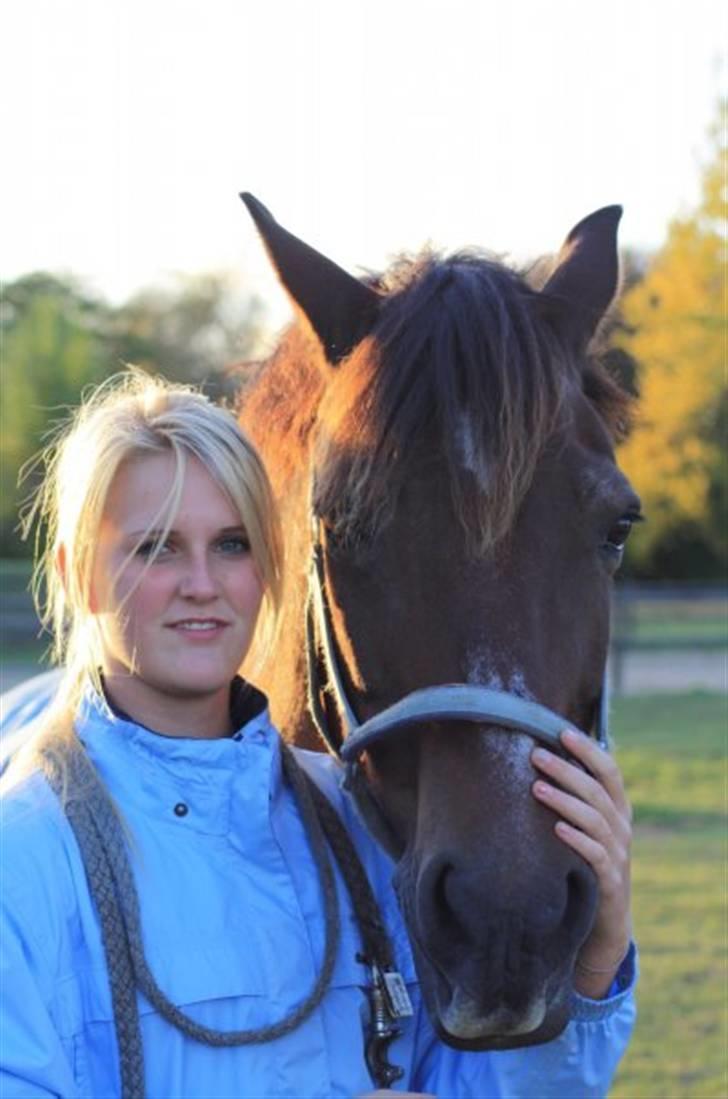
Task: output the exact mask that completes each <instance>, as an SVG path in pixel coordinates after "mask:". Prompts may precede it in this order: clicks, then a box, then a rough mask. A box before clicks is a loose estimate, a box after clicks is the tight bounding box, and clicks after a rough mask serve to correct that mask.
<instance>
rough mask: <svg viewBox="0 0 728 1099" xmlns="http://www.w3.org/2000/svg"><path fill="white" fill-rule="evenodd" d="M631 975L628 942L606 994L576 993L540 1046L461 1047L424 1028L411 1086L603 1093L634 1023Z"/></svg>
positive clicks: (493, 1092) (562, 1098)
mask: <svg viewBox="0 0 728 1099" xmlns="http://www.w3.org/2000/svg"><path fill="white" fill-rule="evenodd" d="M636 974H637V963H636V954H635V948H634V945H633V946H631V947H630V949H629V953H628V954H627V957H626V958H625V960H624V962H623V963H622V966H621V968H620V971H619V973H618V975H617V978H616V980H615V983H614V985H613V986H612V988H611V989H610V995H609V996H608V997H607V998H606V999H605V1000H598V1001H597V1000H586V999H584V997H581V996H577V995H576V994H574V997H573V1001H572V1012H571V1015H572V1017H571V1022H570V1023H569V1024H568V1026H567V1027H566V1029H565V1030H564V1032H563V1033H562V1034H560V1035H559V1037H558V1038H555V1039H554V1040H553V1041H552V1042H546V1043H544V1045H540V1046H529V1047H527V1048H525V1049H513V1050H504V1051H499V1052H497V1053H460V1052H458V1051H457V1050H454V1049H450V1048H448V1047H446V1046H444V1045H443V1044H442V1043H441V1042H439V1041H438V1040H437V1039H436V1038H434V1036H433V1035H432V1032H431V1031H430V1043H429V1047H428V1048H427V1050H426V1052H425V1054H424V1057H423V1058H422V1060H421V1061H420V1064H419V1069H418V1071H417V1074H416V1079H415V1084H416V1087H415V1090H420V1091H423V1092H429V1093H430V1094H432V1095H436V1096H438V1097H439V1099H602V1097H603V1096H606V1094H607V1091H608V1089H609V1086H610V1084H611V1081H612V1078H613V1076H614V1073H615V1072H616V1070H617V1066H618V1064H619V1062H620V1060H621V1058H622V1057H623V1055H624V1053H625V1050H626V1048H627V1044H628V1042H629V1039H630V1035H631V1033H632V1029H633V1027H634V1022H635V1017H636V1010H635V1001H634V985H635V981H636Z"/></svg>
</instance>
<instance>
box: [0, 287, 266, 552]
mask: <svg viewBox="0 0 728 1099" xmlns="http://www.w3.org/2000/svg"><path fill="white" fill-rule="evenodd" d="M262 314H263V309H262V305H261V303H260V301H259V299H258V298H256V297H254V296H247V297H246V296H245V295H244V294H241V293H240V289H239V287H236V286H235V284H234V282H233V281H232V279H231V278H230V277H229V276H227V275H224V274H203V275H196V276H191V277H182V276H180V277H179V278H178V279H177V280H176V281H175V282H173V283H171V284H170V285H168V286H167V287H164V288H155V287H152V288H148V289H145V290H142V291H140V292H139V293H137V294H136V295H135V296H134V297H133V298H132V299H131V300H130V301H129V302H127V303H126V304H125V305H122V306H121V307H119V308H117V309H113V308H112V307H111V306H110V305H108V304H107V303H106V302H104V301H102V300H100V299H98V298H94V297H92V296H91V295H89V294H87V293H86V291H85V290H84V288H83V287H82V285H81V284H80V283H78V282H77V281H76V280H75V279H74V278H73V277H72V276H68V277H60V276H57V275H52V274H49V273H47V272H36V273H34V274H31V275H25V276H23V277H22V278H19V279H17V280H16V281H15V282H12V283H8V284H6V285H5V286H4V287H3V292H2V302H1V304H0V385H1V388H2V401H1V402H0V492H1V493H2V495H1V497H0V555H4V556H16V555H21V554H25V553H27V549H26V548H25V547H23V545H22V543H21V542H20V540H19V538H18V536H17V534H16V533H14V531H15V528H16V526H17V521H18V508H19V504H20V501H21V499H22V497H23V495H25V494H27V492H28V491H29V490H30V489H31V488H32V484H28V483H26V484H25V485H24V486H23V487H21V489H18V486H17V479H18V473H19V471H20V469H21V468H22V466H23V465H24V463H26V462H27V461H28V459H29V458H31V457H32V456H33V455H34V454H35V453H37V451H38V450H39V449H40V448H41V446H42V444H43V440H44V437H45V436H46V435H47V433H48V431H49V429H50V428H52V426H53V423H54V421H57V420H59V419H61V418H64V417H65V414H66V412H67V410H68V408H69V407H75V406H76V405H77V404H78V402H79V398H80V396H81V393H82V391H83V389H84V387H85V386H87V385H88V384H90V383H97V382H100V381H102V380H103V379H104V378H106V377H108V376H109V375H110V374H113V373H115V372H116V371H117V370H120V369H122V368H123V366H124V365H125V364H126V363H134V364H135V365H136V366H140V367H142V368H144V369H147V370H149V371H150V372H154V373H157V372H159V373H162V374H165V375H166V376H167V377H169V378H170V379H172V380H174V381H181V382H190V383H194V384H202V385H204V388H205V389H206V390H207V392H208V393H210V395H211V396H213V397H220V396H231V395H232V393H233V392H234V389H235V386H236V379H235V376H234V375H231V374H229V373H228V370H227V367H228V364H229V363H230V362H231V361H233V360H239V359H242V358H245V357H249V356H251V355H252V354H254V353H255V351H256V350H257V346H258V343H259V340H260V337H261V332H262Z"/></svg>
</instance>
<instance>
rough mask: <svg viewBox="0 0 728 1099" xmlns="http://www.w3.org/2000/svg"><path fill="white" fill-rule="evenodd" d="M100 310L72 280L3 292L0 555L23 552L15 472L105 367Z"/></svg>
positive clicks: (41, 278)
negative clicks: (18, 519)
mask: <svg viewBox="0 0 728 1099" xmlns="http://www.w3.org/2000/svg"><path fill="white" fill-rule="evenodd" d="M106 318H107V314H106V309H105V307H104V306H103V305H102V304H101V303H99V302H98V301H96V300H94V299H92V298H90V297H88V296H87V295H85V294H84V293H83V291H82V290H81V289H80V287H79V286H78V285H77V284H76V283H75V282H74V281H73V280H72V279H60V278H57V277H55V276H52V275H47V274H45V273H36V274H32V275H27V276H24V277H23V278H21V279H18V280H17V282H14V283H12V284H9V285H8V286H6V287H4V288H3V296H2V309H1V311H0V393H1V395H2V400H0V552H2V553H3V554H4V555H12V556H15V555H16V554H19V553H24V552H26V551H25V550H23V548H22V546H21V543H20V541H19V539H18V537H17V535H16V534H14V533H13V532H14V529H15V527H16V524H17V516H18V507H19V503H20V499H21V497H22V495H23V494H24V492H27V491H28V489H29V488H30V485H26V486H25V489H24V490H23V489H22V488H21V489H19V488H18V484H17V481H18V472H19V470H20V468H21V467H22V465H23V464H24V463H25V462H26V461H27V460H28V458H29V457H30V456H31V455H32V454H34V453H35V452H36V451H38V450H39V448H40V447H41V445H42V443H43V439H44V436H45V435H46V434H47V432H48V430H49V428H50V427H51V426H52V424H53V422H54V420H57V419H59V418H60V417H62V416H63V415H64V414H65V411H66V409H67V407H68V406H69V405H73V404H76V403H77V402H78V397H79V394H80V392H81V390H82V389H83V387H84V386H85V385H87V384H89V383H91V382H97V381H100V380H101V378H102V377H103V376H104V373H105V368H106V360H105V352H104V337H103V330H104V327H105V324H106Z"/></svg>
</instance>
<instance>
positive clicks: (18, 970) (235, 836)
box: [0, 371, 633, 1099]
mask: <svg viewBox="0 0 728 1099" xmlns="http://www.w3.org/2000/svg"><path fill="white" fill-rule="evenodd" d="M46 463H47V465H46V477H45V480H44V482H43V485H42V487H41V489H40V491H39V493H38V495H37V497H36V499H35V502H34V504H33V505H32V506H31V508H30V513H29V515H28V517H27V518H28V521H29V522H31V521H32V520H33V519H37V520H39V521H40V522H41V525H42V526H44V527H45V547H46V548H45V554H44V558H43V560H42V561H41V563H40V569H41V574H42V583H41V590H42V591H44V593H45V605H44V614H45V619H46V621H47V623H48V624H49V626H50V627H51V628H52V630H53V632H54V637H55V643H56V656H57V659H58V661H59V662H60V663H61V664H62V666H63V669H64V672H63V678H62V680H61V684H60V688H59V689H58V691H57V692H56V694H55V697H54V699H53V701H52V704H51V705H49V706H48V707H47V708H44V707H45V706H46V703H47V702H48V698H47V694H48V692H47V691H46V692H45V693H44V691H43V689H40V690H35V691H31V692H30V694H29V695H28V696H27V698H28V699H29V701H28V703H27V705H26V707H25V709H24V708H23V706H22V705H21V706H20V707H19V708H18V709H17V710H16V711H15V712H14V713H11V714H10V715H9V724H10V725H11V726H12V725H13V724H14V723H15V724H18V722H20V723H24V722H27V720H28V718H29V717H31V716H32V714H33V712H34V710H38V711H42V712H39V716H38V717H37V720H36V721H35V722H34V723H33V731H32V736H31V737H30V739H28V737H27V736H26V737H25V738H24V742H23V744H22V746H20V747H16V750H15V751H14V753H13V755H12V759H11V762H10V766H9V767H8V769H7V771H6V774H5V776H4V779H3V785H4V797H3V827H4V838H3V848H2V860H3V866H2V869H3V880H2V886H3V913H2V921H3V923H2V928H1V929H0V936H1V941H2V952H3V959H2V965H3V970H2V980H1V992H0V994H1V1006H0V1033H1V1034H2V1038H1V1039H0V1094H2V1095H3V1096H5V1097H7V1099H15V1097H24V1096H36V1097H40V1096H63V1097H64V1099H70V1097H75V1096H84V1097H95V1099H99V1097H101V1096H124V1097H125V1099H129V1097H141V1096H144V1095H148V1096H155V1097H169V1096H175V1097H177V1096H199V1097H203V1096H204V1097H207V1099H211V1097H218V1096H219V1097H222V1096H283V1095H288V1096H333V1095H341V1096H352V1095H360V1094H363V1093H366V1092H369V1091H371V1089H372V1087H373V1086H374V1084H375V1083H381V1078H380V1079H379V1080H378V1079H377V1078H376V1073H375V1074H374V1078H373V1076H372V1072H371V1071H370V1070H371V1069H372V1056H371V1054H372V1046H371V1038H372V1031H371V1026H372V1019H371V1011H370V1007H369V1004H368V1000H367V997H366V995H365V992H364V987H365V986H366V985H367V981H368V978H367V971H366V969H365V968H364V967H363V966H362V964H361V950H362V945H361V940H360V937H359V933H358V930H357V921H356V919H355V918H354V916H353V914H352V906H351V901H350V898H349V895H348V892H347V890H346V889H345V888H344V886H343V884H342V880H341V877H340V875H339V874H338V872H337V873H336V877H335V878H334V876H333V872H332V869H331V865H330V861H329V855H328V851H327V845H326V843H324V841H323V838H322V831H321V824H320V820H322V819H323V818H324V817H325V816H326V814H325V813H324V811H323V809H322V808H321V805H320V800H321V799H320V795H318V794H317V793H316V790H317V789H318V788H319V787H320V788H322V789H323V790H324V791H325V792H326V794H327V796H328V798H329V799H330V801H332V802H333V803H334V805H335V808H336V810H337V811H338V816H337V815H336V814H334V818H335V821H339V820H342V819H343V821H344V822H345V824H346V828H347V831H348V834H350V835H351V836H352V837H353V839H354V841H355V844H356V847H357V849H358V851H359V856H360V858H361V859H362V861H363V863H364V866H365V870H366V875H367V877H368V879H369V881H370V883H371V886H372V887H373V890H374V893H375V895H376V897H377V899H378V901H379V906H380V910H381V913H382V918H383V923H384V925H385V928H386V935H387V939H388V943H389V944H390V946H391V949H392V952H393V960H394V962H395V964H396V965H397V968H398V969H399V971H400V973H401V974H402V976H403V979H404V981H405V982H406V983H407V985H408V987H409V992H410V996H411V998H412V1002H413V1011H414V1014H413V1016H412V1017H411V1018H408V1019H403V1020H402V1021H401V1023H400V1025H399V1031H400V1034H399V1036H398V1037H396V1039H395V1040H394V1041H393V1043H392V1044H391V1047H390V1045H389V1042H388V1041H387V1042H386V1043H385V1046H384V1047H382V1048H380V1050H379V1054H380V1055H381V1056H380V1061H381V1060H382V1059H383V1060H384V1061H385V1062H386V1058H387V1057H388V1058H389V1059H390V1061H391V1063H393V1064H395V1065H397V1066H399V1068H401V1070H402V1075H401V1078H400V1082H399V1084H398V1087H401V1088H406V1087H408V1086H409V1087H410V1088H413V1089H415V1090H419V1091H426V1092H431V1093H434V1094H438V1095H442V1096H455V1095H457V1096H485V1095H488V1096H501V1095H503V1096H505V1095H523V1096H534V1095H536V1094H537V1092H536V1091H534V1087H535V1086H536V1082H538V1087H539V1089H540V1090H538V1094H539V1095H542V1096H556V1095H558V1096H563V1095H579V1096H586V1095H598V1094H602V1093H603V1092H604V1090H605V1089H606V1082H607V1081H608V1079H609V1078H610V1076H611V1072H612V1070H613V1066H614V1064H615V1063H616V1060H618V1058H619V1056H620V1055H621V1053H622V1051H623V1049H624V1047H625V1044H626V1041H627V1039H628V1036H629V1032H630V1029H631V1025H632V1020H633V1008H632V1003H631V992H630V988H629V984H630V978H629V977H627V978H625V977H624V974H622V976H621V978H620V981H621V984H620V988H619V989H618V990H616V991H615V994H613V995H611V996H610V997H609V998H608V999H607V1000H606V1001H605V1003H604V1010H603V1011H602V1012H601V1013H600V1012H592V1013H591V1016H590V1020H591V1021H590V1022H589V1023H585V1024H583V1025H582V1026H581V1029H580V1030H579V1032H578V1034H576V1032H571V1028H569V1029H568V1030H567V1034H566V1036H565V1037H564V1038H563V1039H557V1040H556V1041H555V1042H552V1043H549V1044H548V1045H546V1046H542V1047H534V1048H531V1049H528V1050H522V1051H513V1052H509V1053H501V1054H495V1055H491V1054H474V1053H459V1052H457V1051H455V1050H452V1049H448V1048H445V1047H444V1046H442V1045H440V1043H439V1042H438V1041H437V1040H436V1038H435V1037H434V1035H433V1033H432V1030H431V1028H430V1025H429V1023H428V1021H427V1018H426V1016H425V1014H424V1011H423V1010H422V1008H421V1004H420V1000H419V995H418V991H417V987H416V980H415V977H414V971H413V966H412V960H411V957H410V953H409V947H408V943H407V939H406V933H405V931H404V928H403V925H402V922H401V919H400V917H399V914H398V912H397V909H396V904H395V901H394V898H393V893H392V890H391V888H390V885H389V880H390V875H391V866H390V864H389V862H388V860H387V859H386V857H385V856H384V855H383V854H382V853H381V852H379V850H378V849H377V848H376V847H375V845H374V844H373V843H372V842H371V841H370V840H369V839H368V837H367V836H366V834H365V833H364V832H363V830H362V828H361V826H360V825H359V823H358V821H357V818H356V815H355V813H354V812H353V811H352V809H351V807H350V805H349V803H348V801H347V800H346V797H345V795H343V794H342V793H341V792H340V791H339V788H338V782H337V764H335V763H334V762H333V761H331V760H329V759H328V758H324V757H322V756H318V755H316V754H309V753H303V752H295V753H293V752H291V751H290V750H288V749H286V748H284V747H283V746H282V743H281V741H280V739H279V736H278V734H277V732H276V730H275V729H274V728H273V727H272V725H271V722H270V719H269V717H268V713H267V704H266V699H265V697H264V696H263V695H262V694H261V693H260V692H259V691H258V690H256V688H255V687H253V686H252V685H251V684H249V683H247V682H245V681H244V680H242V679H241V678H239V677H238V674H237V673H238V669H239V667H240V666H241V664H242V662H243V660H244V658H245V657H246V654H247V653H248V651H249V649H250V646H251V642H252V640H253V637H254V634H255V633H256V631H257V632H258V638H259V639H260V640H263V641H264V640H265V637H261V631H263V634H265V636H266V637H267V639H268V641H269V642H270V640H271V639H272V638H273V637H274V634H275V619H276V613H277V610H278V602H279V594H280V590H281V570H282V562H281V542H280V534H279V529H278V521H277V517H276V512H275V507H274V504H273V500H272V498H271V492H270V488H269V485H268V481H267V478H266V475H265V472H264V470H263V468H262V466H261V463H260V461H259V459H258V457H257V455H256V454H255V452H254V451H253V449H252V448H251V446H250V445H249V443H248V442H247V441H246V439H245V438H244V437H243V435H242V433H241V431H240V429H239V427H238V425H237V423H236V422H235V419H234V418H233V417H232V415H230V414H229V413H228V412H226V411H223V410H221V409H219V408H216V407H214V406H213V405H212V404H210V403H209V402H208V401H207V400H206V399H205V398H204V397H202V396H201V395H200V394H198V393H195V392H193V391H191V390H189V389H186V388H181V387H174V386H169V385H167V384H166V383H163V382H161V381H159V380H153V379H150V378H148V377H146V376H145V375H143V374H141V373H139V372H135V371H130V372H126V373H125V374H123V375H122V376H120V377H117V378H116V379H113V380H112V381H111V382H110V383H108V384H106V385H105V386H103V387H102V388H101V389H100V390H99V391H98V392H96V393H95V394H94V395H93V396H92V397H91V399H90V400H89V401H88V402H87V403H86V404H85V405H84V406H83V407H82V408H81V409H80V410H79V411H78V413H77V414H76V416H75V417H74V419H73V420H72V422H71V423H70V425H69V426H68V428H67V429H66V431H65V432H64V433H63V434H62V436H61V437H60V439H59V440H58V441H57V442H56V444H55V445H54V446H53V447H52V448H51V450H50V451H49V452H48V454H47V455H46ZM305 772H308V774H309V775H310V776H312V777H313V779H314V780H315V784H316V786H315V788H312V786H311V784H310V779H309V778H307V777H306V774H305ZM317 798H318V801H317ZM328 827H329V828H331V827H332V826H331V824H330V822H329V825H328ZM334 831H335V828H334ZM337 904H338V912H339V913H340V916H339V915H337ZM337 925H338V934H337V933H336V932H337ZM368 1043H369V1044H368ZM385 1053H386V1056H385ZM386 1063H389V1062H386ZM375 1068H376V1065H375ZM392 1079H393V1077H392Z"/></svg>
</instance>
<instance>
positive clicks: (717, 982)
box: [610, 692, 728, 1099]
mask: <svg viewBox="0 0 728 1099" xmlns="http://www.w3.org/2000/svg"><path fill="white" fill-rule="evenodd" d="M612 724H613V729H614V734H615V738H616V740H617V753H618V758H619V761H620V764H621V766H622V769H623V771H624V774H625V778H626V781H627V784H628V789H629V793H630V798H631V800H632V804H633V806H634V809H635V844H634V911H635V927H636V936H637V939H638V941H639V946H640V955H641V967H642V974H641V979H640V986H639V995H638V1006H639V1018H638V1022H637V1029H636V1031H635V1035H634V1038H633V1040H632V1044H631V1047H630V1050H629V1052H628V1054H627V1056H626V1058H625V1060H624V1062H623V1064H622V1067H621V1069H620V1072H619V1074H618V1076H617V1080H616V1082H615V1085H614V1087H613V1089H612V1091H611V1093H610V1095H611V1097H612V1099H633V1097H635V1099H637V1097H650V1099H682V1097H690V1099H713V1097H721V1099H723V1097H725V1096H728V1054H727V1053H726V1050H727V1048H728V1045H727V1040H728V969H727V966H726V951H725V947H726V940H727V935H728V922H727V910H726V869H727V867H728V842H727V840H726V828H725V825H726V780H727V770H726V746H727V741H728V697H727V696H725V695H717V694H706V693H698V692H696V693H694V694H685V695H670V694H661V695H654V696H641V697H637V698H630V699H620V700H618V701H617V703H616V704H615V707H614V712H613V722H612Z"/></svg>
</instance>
